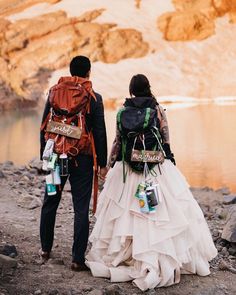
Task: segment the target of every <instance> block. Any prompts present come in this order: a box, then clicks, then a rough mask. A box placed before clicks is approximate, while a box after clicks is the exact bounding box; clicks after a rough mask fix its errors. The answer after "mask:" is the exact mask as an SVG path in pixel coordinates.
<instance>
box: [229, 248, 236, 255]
mask: <svg viewBox="0 0 236 295" xmlns="http://www.w3.org/2000/svg"><path fill="white" fill-rule="evenodd" d="M228 252H229V255H232V256H236V248H233V247H230V248H229V249H228Z"/></svg>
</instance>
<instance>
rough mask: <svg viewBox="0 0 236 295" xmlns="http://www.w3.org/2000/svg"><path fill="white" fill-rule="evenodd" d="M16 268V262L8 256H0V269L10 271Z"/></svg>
mask: <svg viewBox="0 0 236 295" xmlns="http://www.w3.org/2000/svg"><path fill="white" fill-rule="evenodd" d="M15 267H17V261H16V260H15V259H13V258H11V257H9V256H6V255H2V254H0V269H11V268H15Z"/></svg>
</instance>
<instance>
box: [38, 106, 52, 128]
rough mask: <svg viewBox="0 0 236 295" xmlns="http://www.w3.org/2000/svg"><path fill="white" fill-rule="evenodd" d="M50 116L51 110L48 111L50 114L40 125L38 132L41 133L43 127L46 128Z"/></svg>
mask: <svg viewBox="0 0 236 295" xmlns="http://www.w3.org/2000/svg"><path fill="white" fill-rule="evenodd" d="M51 115H52V112H51V110H50V112H49V113H48V115H47V117H46V118H45V120H44V121H43V122H42V125H41V127H40V131H43V130H44V129H45V127H46V125H47V123H48V121H49V119H50V117H51Z"/></svg>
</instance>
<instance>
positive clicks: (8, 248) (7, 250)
mask: <svg viewBox="0 0 236 295" xmlns="http://www.w3.org/2000/svg"><path fill="white" fill-rule="evenodd" d="M0 253H1V254H3V255H6V256H10V255H11V254H15V256H17V255H18V253H17V250H16V246H15V245H10V244H5V245H4V246H3V247H2V249H0Z"/></svg>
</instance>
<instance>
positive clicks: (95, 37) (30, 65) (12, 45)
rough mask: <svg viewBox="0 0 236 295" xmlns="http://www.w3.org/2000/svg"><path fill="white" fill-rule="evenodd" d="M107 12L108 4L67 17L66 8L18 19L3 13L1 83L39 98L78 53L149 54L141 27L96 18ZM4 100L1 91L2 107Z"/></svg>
mask: <svg viewBox="0 0 236 295" xmlns="http://www.w3.org/2000/svg"><path fill="white" fill-rule="evenodd" d="M102 12H103V9H101V10H94V11H91V12H87V13H85V14H83V15H81V16H80V17H77V18H68V17H67V15H66V13H65V12H63V11H57V12H54V13H49V14H46V15H41V16H38V17H36V18H34V19H24V20H19V21H16V22H14V23H10V22H9V21H6V20H4V19H0V32H1V33H0V41H1V43H0V52H1V58H0V65H1V72H0V83H1V85H2V89H5V90H6V91H8V92H12V94H14V95H13V97H15V96H17V98H18V97H20V98H21V99H22V101H25V102H27V104H28V102H29V101H36V102H37V101H38V100H39V98H40V96H41V95H42V93H43V89H44V87H45V86H46V83H47V79H46V78H48V76H49V74H50V72H52V71H54V70H57V69H60V68H62V67H65V66H68V64H69V62H70V59H71V58H72V57H73V56H75V55H79V54H80V55H87V56H88V57H90V59H91V60H92V61H97V60H100V61H103V62H106V63H115V62H118V61H119V60H121V59H124V58H128V57H141V56H144V55H146V53H147V52H148V44H147V43H146V42H144V41H143V39H142V35H141V33H140V32H138V31H136V30H133V29H116V28H114V27H115V26H116V25H115V24H100V23H95V22H91V21H93V20H94V19H95V18H96V17H97V16H99V15H100V14H101V13H102ZM111 29H112V30H111ZM39 77H40V78H39ZM43 77H45V79H43ZM39 79H40V84H41V85H40V88H39V87H38V84H39ZM35 89H36V90H35ZM40 89H41V93H40ZM5 90H4V91H3V93H5V92H6V91H5ZM5 100H6V99H5V98H4V95H1V93H0V109H1V105H2V108H3V105H4V103H5ZM8 105H9V104H8ZM4 108H5V106H4ZM9 108H10V107H9Z"/></svg>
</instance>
